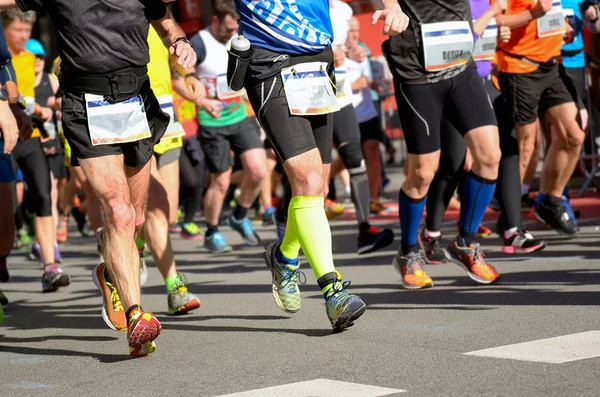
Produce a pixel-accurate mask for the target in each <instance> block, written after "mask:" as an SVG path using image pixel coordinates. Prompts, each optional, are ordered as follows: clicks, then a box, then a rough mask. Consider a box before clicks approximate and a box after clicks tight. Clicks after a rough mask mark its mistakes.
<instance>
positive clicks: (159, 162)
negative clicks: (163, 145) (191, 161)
mask: <svg viewBox="0 0 600 397" xmlns="http://www.w3.org/2000/svg"><path fill="white" fill-rule="evenodd" d="M179 156H181V148H180V147H176V148H173V149H169V150H167V151H166V152H164V153H163V154H158V153H154V157H156V166H157V167H158V169H161V168H162V167H165V166H167V165H169V164H173V163H174V162H176V161H177V160H179Z"/></svg>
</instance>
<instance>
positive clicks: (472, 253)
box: [446, 236, 500, 284]
mask: <svg viewBox="0 0 600 397" xmlns="http://www.w3.org/2000/svg"><path fill="white" fill-rule="evenodd" d="M459 240H460V241H459ZM461 242H462V244H463V245H460V244H461ZM446 250H447V251H448V254H450V259H452V261H453V262H454V263H456V264H457V265H459V266H460V267H462V268H463V269H464V270H465V271H466V272H467V275H468V276H469V277H470V278H471V279H472V280H473V281H476V282H478V283H481V284H491V283H493V282H494V281H496V280H498V278H500V274H498V272H497V271H496V269H494V267H493V266H491V265H489V264H487V263H486V261H485V259H484V257H483V252H482V251H481V248H480V246H479V244H478V243H475V244H471V245H470V246H468V247H467V246H465V245H464V241H463V240H462V238H461V237H460V236H457V237H456V238H455V239H454V241H452V242H451V243H450V245H448V248H447V249H446Z"/></svg>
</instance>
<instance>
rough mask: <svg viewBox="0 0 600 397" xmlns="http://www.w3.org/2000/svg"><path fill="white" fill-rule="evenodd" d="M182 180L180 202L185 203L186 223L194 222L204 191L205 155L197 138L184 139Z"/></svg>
mask: <svg viewBox="0 0 600 397" xmlns="http://www.w3.org/2000/svg"><path fill="white" fill-rule="evenodd" d="M179 175H180V177H181V178H180V179H181V187H180V196H179V197H180V200H181V202H183V203H184V208H185V211H184V220H183V221H184V223H189V222H193V221H194V215H195V214H196V211H197V210H198V206H199V205H200V202H201V201H202V193H203V190H204V178H205V165H204V153H203V152H202V149H201V148H200V145H199V144H198V141H197V140H196V138H195V137H193V138H187V139H184V146H183V150H182V151H181V156H180V157H179Z"/></svg>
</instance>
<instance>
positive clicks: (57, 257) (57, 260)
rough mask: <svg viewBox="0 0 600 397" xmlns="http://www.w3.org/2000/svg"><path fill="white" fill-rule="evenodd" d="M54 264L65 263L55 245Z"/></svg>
mask: <svg viewBox="0 0 600 397" xmlns="http://www.w3.org/2000/svg"><path fill="white" fill-rule="evenodd" d="M54 263H63V260H62V255H61V253H60V250H59V249H58V245H57V244H54Z"/></svg>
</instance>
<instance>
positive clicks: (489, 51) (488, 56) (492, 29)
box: [473, 18, 498, 61]
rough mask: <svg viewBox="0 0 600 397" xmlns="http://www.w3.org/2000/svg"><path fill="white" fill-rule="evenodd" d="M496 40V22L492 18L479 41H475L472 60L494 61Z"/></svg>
mask: <svg viewBox="0 0 600 397" xmlns="http://www.w3.org/2000/svg"><path fill="white" fill-rule="evenodd" d="M497 39H498V27H497V26H496V20H495V19H494V18H492V19H491V20H490V23H489V24H488V26H486V28H485V30H484V31H483V34H482V35H481V36H480V37H479V40H477V41H475V46H474V47H473V59H474V60H476V61H491V60H492V59H494V54H495V52H496V40H497Z"/></svg>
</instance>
